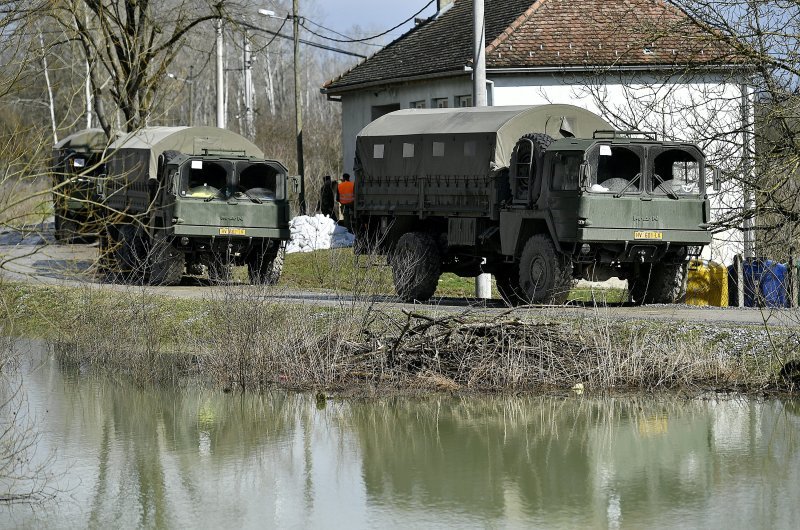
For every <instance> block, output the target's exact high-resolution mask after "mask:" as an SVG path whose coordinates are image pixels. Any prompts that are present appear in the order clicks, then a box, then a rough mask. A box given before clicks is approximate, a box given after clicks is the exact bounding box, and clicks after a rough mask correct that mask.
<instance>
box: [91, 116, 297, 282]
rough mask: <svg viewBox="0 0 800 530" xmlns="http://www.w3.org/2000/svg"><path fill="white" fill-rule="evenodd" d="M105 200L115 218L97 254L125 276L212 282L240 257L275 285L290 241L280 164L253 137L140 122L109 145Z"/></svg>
mask: <svg viewBox="0 0 800 530" xmlns="http://www.w3.org/2000/svg"><path fill="white" fill-rule="evenodd" d="M108 151H109V153H108V163H107V168H108V178H107V179H106V188H105V197H104V199H105V202H104V203H105V205H106V207H107V209H108V210H110V211H111V212H113V215H114V216H116V217H115V220H114V222H111V223H109V224H108V225H107V227H106V231H105V237H104V238H103V240H102V241H101V262H102V263H103V265H104V267H105V268H106V269H107V270H109V271H110V272H112V273H113V274H114V275H115V276H116V277H121V278H123V279H124V280H125V281H132V282H136V283H138V282H143V281H147V282H149V283H151V284H158V285H174V284H177V283H179V282H180V280H181V277H182V276H183V275H184V274H204V273H205V272H206V271H207V272H208V276H209V278H210V280H211V281H212V282H225V281H228V280H229V279H230V275H231V271H232V266H234V265H247V268H248V272H249V277H250V281H251V283H257V284H274V283H276V282H277V281H278V279H279V277H280V274H281V270H282V267H283V253H284V247H285V242H286V241H287V240H288V239H289V203H288V201H287V189H286V184H287V169H286V167H284V166H283V165H282V164H281V163H280V162H277V161H275V160H266V159H264V154H263V153H262V152H261V150H260V149H259V148H258V147H256V146H255V145H254V144H253V143H251V142H250V141H248V140H247V139H245V138H243V137H242V136H240V135H238V134H235V133H233V132H230V131H227V130H223V129H217V128H214V127H148V128H144V129H141V130H139V131H136V132H133V133H130V134H128V135H126V136H124V137H122V138H120V139H119V140H117V141H116V142H114V143H113V144H111V146H110V147H109V150H108Z"/></svg>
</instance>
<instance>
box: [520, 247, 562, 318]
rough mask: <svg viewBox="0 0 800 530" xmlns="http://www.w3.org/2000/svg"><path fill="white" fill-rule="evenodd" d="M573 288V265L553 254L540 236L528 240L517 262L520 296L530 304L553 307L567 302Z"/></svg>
mask: <svg viewBox="0 0 800 530" xmlns="http://www.w3.org/2000/svg"><path fill="white" fill-rule="evenodd" d="M571 285H572V263H571V261H570V260H569V258H568V257H566V256H564V255H562V254H561V253H559V252H558V251H556V248H555V246H554V245H553V242H552V241H551V240H550V238H549V237H548V236H546V235H543V234H537V235H535V236H533V237H531V238H530V239H529V240H528V242H527V243H526V244H525V248H523V249H522V256H521V257H520V260H519V287H520V294H521V295H522V296H523V297H524V299H525V301H526V302H528V303H531V304H556V305H560V304H563V303H564V302H566V301H567V297H568V296H569V290H570V287H571Z"/></svg>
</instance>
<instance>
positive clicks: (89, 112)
mask: <svg viewBox="0 0 800 530" xmlns="http://www.w3.org/2000/svg"><path fill="white" fill-rule="evenodd" d="M89 68H90V66H89V61H88V59H87V61H86V87H85V94H86V128H87V129H91V128H92V78H91V75H92V72H91V70H90V69H89Z"/></svg>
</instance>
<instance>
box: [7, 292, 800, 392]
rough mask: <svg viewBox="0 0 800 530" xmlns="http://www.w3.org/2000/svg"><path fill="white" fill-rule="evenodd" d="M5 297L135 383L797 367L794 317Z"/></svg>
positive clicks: (421, 381) (749, 383)
mask: <svg viewBox="0 0 800 530" xmlns="http://www.w3.org/2000/svg"><path fill="white" fill-rule="evenodd" d="M0 297H1V298H2V306H3V311H4V312H5V315H4V318H3V321H4V324H3V325H2V326H3V327H2V329H0V331H2V333H3V334H5V335H14V336H26V337H39V338H44V339H47V340H49V341H51V342H54V343H56V344H57V345H58V347H57V354H58V356H59V357H60V358H61V359H62V360H63V361H64V362H69V363H74V364H76V365H79V366H81V367H83V368H84V369H87V370H101V371H104V372H110V373H115V374H120V375H123V376H125V377H130V378H132V379H133V380H134V381H137V382H140V383H160V384H164V383H166V384H174V383H177V382H178V381H180V380H181V378H183V377H185V376H188V375H191V376H194V377H199V378H200V379H201V380H202V381H204V382H206V383H208V384H211V385H215V386H219V387H222V388H224V389H245V390H262V389H266V388H271V387H281V388H289V389H297V390H320V391H325V392H340V393H347V394H355V395H370V394H374V393H376V392H383V391H391V392H399V393H404V392H407V393H418V392H427V391H442V390H444V391H453V392H482V393H483V392H550V391H556V392H560V391H564V390H569V389H572V388H578V389H583V391H586V392H601V391H608V390H617V391H631V390H633V391H653V390H674V389H694V390H707V389H725V390H735V391H741V392H750V391H763V390H775V391H788V392H792V391H794V388H795V384H796V382H797V381H796V378H795V376H794V375H792V374H793V373H794V372H792V371H791V370H789V371H787V370H786V369H784V374H785V376H781V375H780V373H781V370H782V368H784V366H786V364H787V363H789V362H790V361H792V360H794V359H797V358H798V357H799V356H798V353H797V352H798V350H800V347H798V346H799V345H800V340H799V339H798V334H797V332H796V329H795V328H780V329H771V328H769V327H764V326H749V327H746V326H729V327H727V326H721V325H719V324H713V325H706V324H703V323H700V322H695V323H686V322H682V323H676V322H652V321H636V320H628V321H614V320H612V319H609V318H604V317H603V316H602V313H601V312H598V313H595V314H593V315H591V316H584V317H581V316H578V317H576V316H562V317H560V318H555V317H553V316H552V315H553V314H552V313H550V314H549V316H548V315H537V314H536V313H533V312H525V313H522V312H519V311H513V310H509V311H505V312H500V313H494V314H485V313H479V312H471V311H468V310H467V311H464V312H462V313H457V314H452V313H450V314H446V315H441V314H436V313H435V312H434V311H425V310H420V311H416V312H412V311H408V310H396V309H392V308H378V307H375V306H371V305H369V304H354V303H342V304H340V305H339V306H336V307H316V308H314V307H308V306H301V305H292V304H287V303H286V302H285V301H280V300H276V299H275V298H273V297H271V296H268V294H267V293H266V292H264V291H259V290H254V289H249V288H248V289H245V288H235V287H232V288H230V289H224V290H222V291H220V292H218V293H216V294H215V295H214V296H213V297H210V298H207V299H203V300H175V299H167V298H163V297H160V296H158V295H155V294H153V293H152V292H150V291H148V290H146V289H142V290H138V291H137V290H135V289H132V290H131V291H129V292H122V293H120V292H113V293H111V292H108V291H104V290H102V289H98V288H96V287H92V286H87V287H78V288H65V287H58V288H55V287H32V286H21V285H13V284H11V285H10V284H6V285H3V286H0ZM795 362H797V361H795ZM790 366H791V364H790Z"/></svg>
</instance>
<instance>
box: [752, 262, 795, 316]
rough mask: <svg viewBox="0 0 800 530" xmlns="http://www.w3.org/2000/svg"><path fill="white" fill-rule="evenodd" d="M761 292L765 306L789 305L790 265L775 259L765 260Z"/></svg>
mask: <svg viewBox="0 0 800 530" xmlns="http://www.w3.org/2000/svg"><path fill="white" fill-rule="evenodd" d="M763 263H764V267H763V269H762V271H761V282H760V283H759V292H760V294H761V301H762V303H763V305H764V306H765V307H789V289H788V287H789V274H788V270H789V269H788V267H787V266H786V265H784V264H783V263H778V262H777V261H773V260H766V261H764V262H763Z"/></svg>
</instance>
